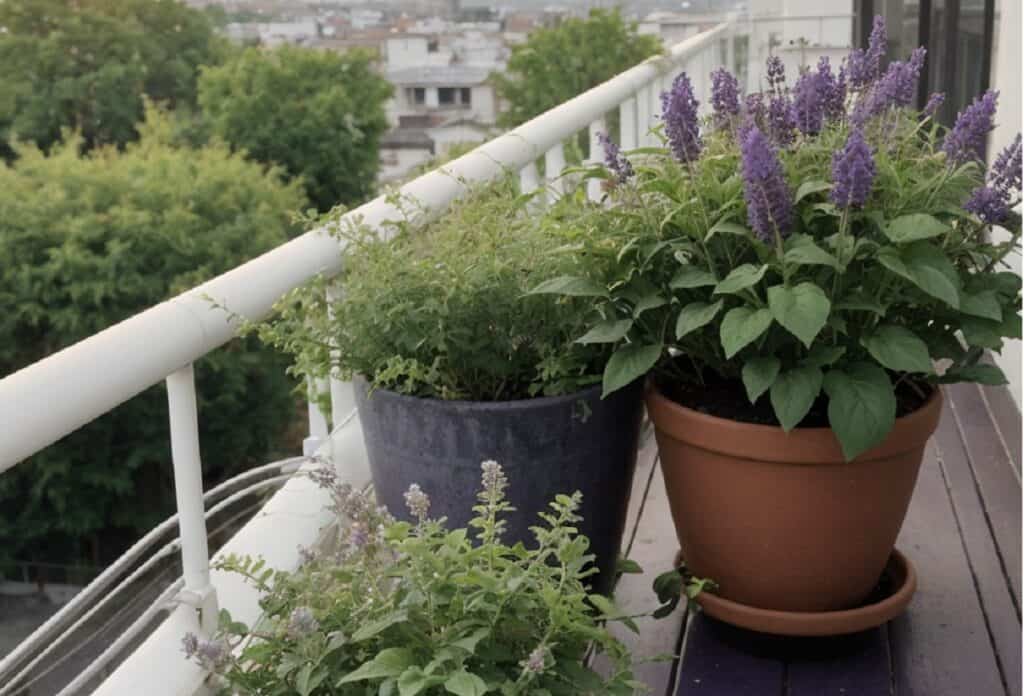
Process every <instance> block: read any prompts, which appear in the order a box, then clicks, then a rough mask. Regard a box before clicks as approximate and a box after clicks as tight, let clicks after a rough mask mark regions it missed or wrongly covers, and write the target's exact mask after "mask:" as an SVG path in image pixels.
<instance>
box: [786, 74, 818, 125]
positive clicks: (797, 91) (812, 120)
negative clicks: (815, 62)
mask: <svg viewBox="0 0 1024 696" xmlns="http://www.w3.org/2000/svg"><path fill="white" fill-rule="evenodd" d="M793 120H795V121H796V127H797V128H799V129H800V132H801V133H804V134H805V135H815V134H817V133H819V132H821V126H822V124H823V123H824V122H825V90H824V84H823V82H822V79H821V76H820V75H819V74H818V73H813V72H805V73H804V74H803V75H801V76H800V77H799V78H798V79H797V81H796V84H795V85H794V86H793Z"/></svg>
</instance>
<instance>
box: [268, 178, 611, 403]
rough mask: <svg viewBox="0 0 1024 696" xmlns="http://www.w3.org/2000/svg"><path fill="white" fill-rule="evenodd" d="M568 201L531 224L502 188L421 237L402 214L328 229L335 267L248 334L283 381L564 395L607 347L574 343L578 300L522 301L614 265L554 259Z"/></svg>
mask: <svg viewBox="0 0 1024 696" xmlns="http://www.w3.org/2000/svg"><path fill="white" fill-rule="evenodd" d="M581 195H582V194H581V193H579V192H577V193H575V194H573V195H570V196H569V197H567V199H566V200H565V201H563V202H562V203H561V204H559V205H556V206H554V207H553V209H552V210H550V211H548V212H547V213H546V214H544V215H538V214H535V213H534V212H533V210H532V208H531V205H532V202H533V198H532V197H531V196H519V195H517V193H516V190H515V185H514V182H513V181H512V180H511V179H509V180H506V181H502V182H500V183H498V184H496V185H492V186H487V187H484V188H481V189H477V190H475V191H473V192H471V193H470V194H469V195H467V197H466V198H465V199H463V200H462V201H459V202H456V203H455V204H453V206H452V208H451V210H450V211H448V212H447V213H446V214H445V215H444V216H443V217H442V218H441V219H440V220H438V221H436V222H434V223H432V224H430V225H428V226H427V227H426V228H425V229H421V228H420V227H418V226H417V225H415V224H414V223H413V222H412V220H414V218H415V215H414V213H415V212H416V211H415V209H413V208H411V206H412V204H411V203H410V202H409V201H400V200H398V199H395V202H396V203H398V204H400V205H402V206H404V207H405V209H406V211H407V216H406V217H407V219H406V220H403V221H400V222H396V223H394V224H393V225H391V226H390V227H389V228H388V229H386V230H385V231H384V232H385V235H388V234H391V235H393V236H392V237H391V239H389V240H388V241H381V239H380V238H379V237H378V235H377V231H375V230H366V229H363V228H361V227H359V226H343V225H338V224H337V223H336V222H331V219H330V218H329V219H328V221H327V224H328V225H329V226H333V228H334V229H335V230H336V231H337V233H338V234H339V236H341V237H342V238H344V240H345V241H346V242H347V244H348V248H347V251H346V256H345V268H346V272H345V273H344V274H343V276H342V277H341V279H340V281H338V283H337V285H336V294H335V295H333V296H332V299H331V300H328V299H327V293H326V292H325V285H326V283H325V282H323V281H321V282H317V283H313V284H312V285H310V286H307V287H304V288H301V289H299V290H297V291H295V292H294V293H292V294H291V295H289V296H288V297H286V298H285V299H284V300H283V301H282V302H281V303H279V305H278V312H277V314H276V315H275V317H274V318H273V319H272V320H271V321H270V322H269V323H262V324H259V325H250V326H249V327H248V328H249V329H250V330H255V331H257V332H258V333H259V335H260V336H261V337H262V338H263V339H264V340H265V341H268V342H270V343H272V344H274V345H276V346H277V347H279V348H281V349H283V350H285V351H286V352H289V353H291V354H292V355H293V356H294V357H295V372H296V373H297V374H301V375H307V376H313V377H324V376H326V375H327V374H328V373H329V372H331V371H333V372H334V374H336V375H339V376H340V377H342V378H350V377H352V376H353V375H362V376H364V377H366V378H367V379H368V380H369V381H370V382H371V383H372V384H373V385H374V386H376V387H381V388H385V389H390V390H393V391H396V392H400V393H402V394H408V395H413V396H420V397H430V398H441V399H469V400H476V401H489V400H512V399H523V398H529V397H533V396H538V395H559V394H566V393H572V392H575V391H578V390H579V389H581V388H584V387H586V386H589V385H591V384H596V383H597V382H599V381H600V375H601V370H602V369H603V367H604V361H605V359H606V358H607V355H608V354H609V353H610V352H611V351H610V347H609V346H607V345H602V344H596V343H594V344H591V343H579V342H574V339H575V338H576V337H577V336H579V335H580V333H582V332H583V330H584V328H585V326H586V323H587V322H588V315H589V313H590V312H592V311H593V304H594V303H593V301H592V300H591V299H589V298H585V297H584V298H569V299H561V298H556V297H552V296H547V297H542V296H527V295H526V293H527V291H528V290H529V289H530V288H531V287H533V286H534V285H536V284H537V283H538V282H540V280H541V279H543V278H545V277H550V276H551V275H558V274H565V273H576V272H579V271H580V270H581V269H582V268H583V266H584V265H586V267H587V268H588V269H589V270H590V272H592V273H595V274H596V273H600V270H601V268H602V265H603V264H604V263H605V262H607V263H611V262H613V261H614V259H613V258H612V257H609V256H608V255H607V254H605V255H604V257H603V259H604V261H602V260H601V258H598V259H589V258H587V259H584V257H583V256H582V255H576V254H568V253H557V252H558V251H559V250H564V249H568V248H573V247H578V246H579V243H580V239H581V238H582V236H583V235H582V233H581V232H580V230H579V229H578V228H577V227H576V226H575V225H574V224H571V223H572V219H573V217H572V213H571V211H573V210H574V209H575V206H576V205H577V203H575V202H574V201H576V200H579V199H580V196H581Z"/></svg>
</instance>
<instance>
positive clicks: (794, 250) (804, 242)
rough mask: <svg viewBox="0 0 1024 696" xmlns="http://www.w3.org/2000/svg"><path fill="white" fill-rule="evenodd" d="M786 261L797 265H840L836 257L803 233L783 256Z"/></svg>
mask: <svg viewBox="0 0 1024 696" xmlns="http://www.w3.org/2000/svg"><path fill="white" fill-rule="evenodd" d="M783 258H784V260H785V262H786V263H790V264H793V265H796V266H830V267H832V268H838V267H839V261H838V260H836V257H835V256H833V255H832V254H830V253H828V252H827V251H825V250H824V249H822V248H821V247H820V246H818V245H817V244H815V243H814V240H813V239H812V238H810V237H808V236H806V235H801V236H800V237H798V238H797V241H795V242H793V243H792V244H791V246H790V248H789V250H787V251H786V254H785V256H784V257H783Z"/></svg>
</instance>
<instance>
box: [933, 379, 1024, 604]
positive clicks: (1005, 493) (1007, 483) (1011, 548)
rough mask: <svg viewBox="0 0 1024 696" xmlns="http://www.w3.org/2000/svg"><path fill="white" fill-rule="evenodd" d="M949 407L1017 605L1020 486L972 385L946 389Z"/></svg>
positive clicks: (1019, 558)
mask: <svg viewBox="0 0 1024 696" xmlns="http://www.w3.org/2000/svg"><path fill="white" fill-rule="evenodd" d="M946 395H947V396H948V397H949V398H948V399H947V402H948V407H949V408H950V410H951V411H952V412H953V416H954V418H955V421H956V423H957V425H958V426H959V431H960V436H961V439H962V440H963V442H964V446H965V449H966V451H967V458H968V461H969V462H970V466H971V470H972V471H973V473H974V479H975V480H976V481H977V485H978V490H979V491H980V492H981V500H982V505H983V507H984V509H985V513H986V516H987V518H988V523H989V526H990V527H991V528H992V534H993V538H994V539H995V542H996V550H997V551H998V552H999V556H1000V558H1002V561H1003V567H1004V570H1005V572H1006V575H1007V577H1008V578H1009V579H1010V585H1011V587H1012V588H1013V596H1014V597H1015V598H1016V605H1017V606H1018V607H1019V606H1020V600H1021V544H1020V542H1021V497H1020V496H1021V487H1020V480H1019V479H1018V478H1017V475H1016V472H1015V471H1014V470H1013V467H1012V466H1011V465H1010V463H1009V455H1008V454H1007V453H1006V450H1005V448H1004V447H1003V445H1002V442H1001V441H1000V439H999V438H998V437H997V436H996V433H995V428H994V427H993V424H992V421H991V419H990V418H989V414H988V409H987V408H986V407H985V402H984V401H983V400H982V398H981V392H980V391H979V388H978V386H977V385H975V384H955V385H951V386H950V387H947V388H946Z"/></svg>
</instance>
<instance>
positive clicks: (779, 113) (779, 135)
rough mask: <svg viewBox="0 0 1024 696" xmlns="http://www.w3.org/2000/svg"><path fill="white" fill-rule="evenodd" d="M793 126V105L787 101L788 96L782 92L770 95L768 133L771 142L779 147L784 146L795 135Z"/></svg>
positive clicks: (794, 125)
mask: <svg viewBox="0 0 1024 696" xmlns="http://www.w3.org/2000/svg"><path fill="white" fill-rule="evenodd" d="M795 128H796V121H795V119H794V118H793V105H792V104H791V103H790V102H789V97H787V96H785V95H784V94H779V95H776V96H774V97H772V100H771V103H769V105H768V133H769V134H770V135H771V139H772V142H773V143H775V144H776V145H779V146H780V147H786V146H787V145H789V144H790V143H792V142H793V138H795V137H796V134H795V133H794V132H793V131H794V129H795Z"/></svg>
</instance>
